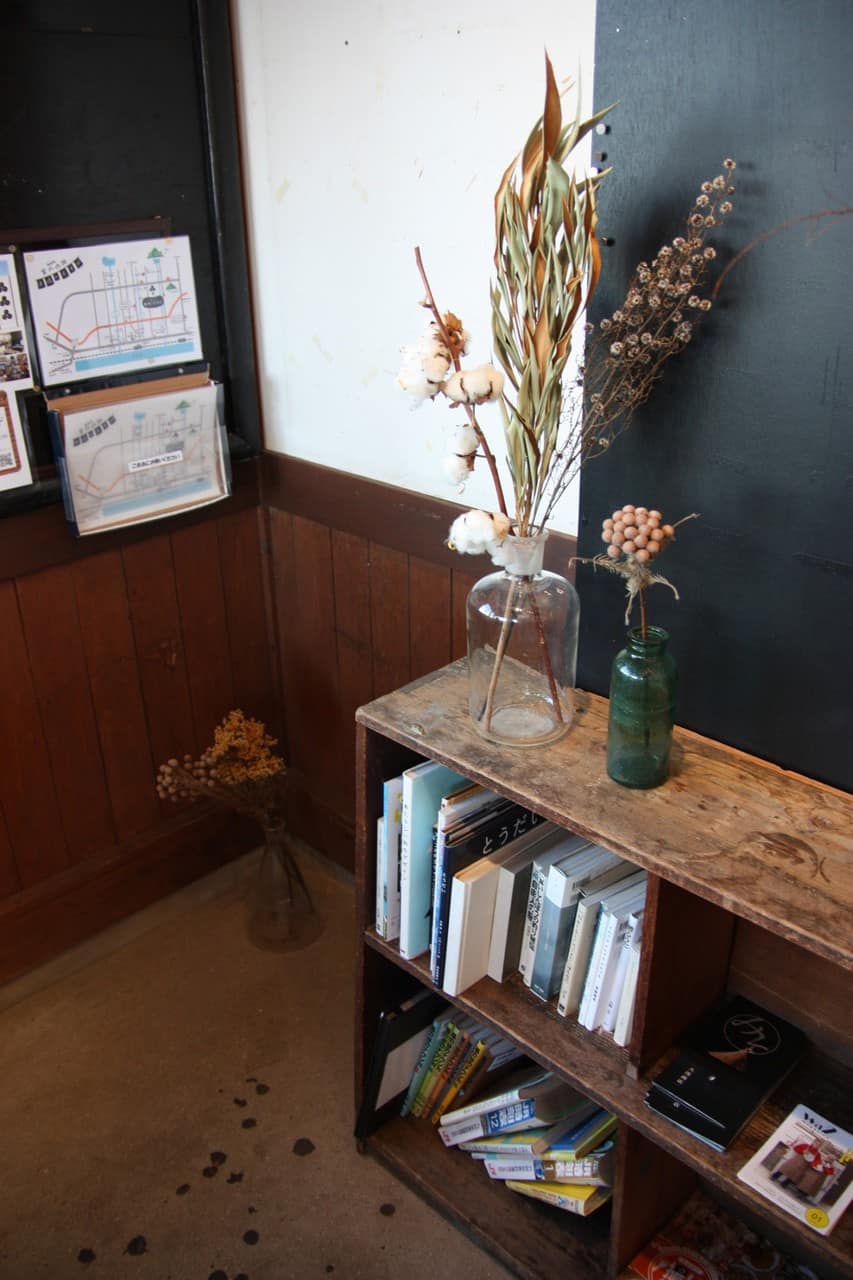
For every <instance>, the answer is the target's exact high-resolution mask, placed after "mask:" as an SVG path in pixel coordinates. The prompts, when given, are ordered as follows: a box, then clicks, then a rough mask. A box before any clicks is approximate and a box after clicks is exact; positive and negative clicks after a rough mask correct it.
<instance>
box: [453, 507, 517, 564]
mask: <svg viewBox="0 0 853 1280" xmlns="http://www.w3.org/2000/svg"><path fill="white" fill-rule="evenodd" d="M508 528H509V520H508V519H507V518H506V516H493V515H491V514H490V513H489V512H488V511H466V512H465V514H464V515H461V516H457V517H456V519H455V520H454V521H453V524H452V525H451V526H450V534H449V537H448V539H447V542H448V546H449V547H450V548H451V550H455V551H458V552H459V553H460V555H465V556H477V555H482V554H483V552H484V551H489V550H491V548H492V546H494V545H497V543H498V542H499V541H500V539H502V538H503V537H504V536H505V534H506V531H507V529H508Z"/></svg>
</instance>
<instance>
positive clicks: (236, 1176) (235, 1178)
mask: <svg viewBox="0 0 853 1280" xmlns="http://www.w3.org/2000/svg"><path fill="white" fill-rule="evenodd" d="M228 1181H229V1182H242V1181H243V1175H242V1173H236V1172H235V1173H229V1175H228Z"/></svg>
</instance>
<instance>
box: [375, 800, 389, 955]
mask: <svg viewBox="0 0 853 1280" xmlns="http://www.w3.org/2000/svg"><path fill="white" fill-rule="evenodd" d="M387 903H388V858H387V849H386V845H385V819H384V818H382V817H380V818H377V819H376V932H377V933H378V934H379V937H380V938H387V937H388V915H387Z"/></svg>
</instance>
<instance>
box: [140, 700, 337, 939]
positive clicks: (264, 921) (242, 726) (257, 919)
mask: <svg viewBox="0 0 853 1280" xmlns="http://www.w3.org/2000/svg"><path fill="white" fill-rule="evenodd" d="M277 745H278V740H277V739H276V738H272V737H270V735H269V734H268V733H267V731H266V726H265V725H264V724H263V722H262V721H260V720H253V719H252V718H251V717H250V716H246V715H244V714H243V712H242V711H240V710H235V711H229V712H228V715H227V716H225V718H224V719H223V720H222V722H221V724H219V725H217V727H216V729H215V730H214V735H213V743H212V745H211V746H209V747H206V748H205V750H204V751H202V753H201V755H200V756H199V757H198V759H193V757H192V756H191V755H185V756H184V757H183V760H177V759H176V758H173V759H171V760H167V761H166V763H165V764H162V765H161V766H160V768H159V770H158V772H157V794H158V795H159V796H160V798H161V799H162V800H167V799H168V800H172V801H175V802H177V801H178V800H180V799H190V800H202V799H207V800H215V801H217V802H218V803H219V804H224V805H226V806H227V807H228V808H229V809H234V810H236V811H237V812H238V813H244V814H246V815H247V816H248V817H250V818H253V819H254V820H255V821H256V822H257V823H259V824H260V826H261V828H262V829H263V833H264V854H263V857H262V859H261V862H260V865H259V871H258V876H257V879H256V882H255V886H254V891H253V894H252V896H251V898H250V916H249V936H250V938H251V939H252V941H253V942H254V943H255V945H256V946H259V947H264V948H272V949H273V950H277V951H292V950H296V949H298V948H300V947H304V946H308V945H309V944H310V943H311V942H313V941H314V940H315V938H317V937H318V936H319V934H320V933H321V931H322V928H323V922H322V919H321V917H320V915H319V914H318V912H317V911H316V909H315V906H314V902H313V900H312V898H311V893H310V891H309V889H308V886H307V884H306V883H305V879H304V877H303V875H302V872H301V871H300V869H299V864H298V863H297V861H296V857H295V856H294V853H293V851H292V849H291V848H290V842H289V837H288V834H287V827H286V821H285V799H286V787H287V766H286V765H285V763H284V760H283V759H282V757H281V756H280V755H279V754H278V752H277V751H275V750H274V748H275V747H276V746H277Z"/></svg>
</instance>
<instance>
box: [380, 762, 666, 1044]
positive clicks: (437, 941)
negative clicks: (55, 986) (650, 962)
mask: <svg viewBox="0 0 853 1280" xmlns="http://www.w3.org/2000/svg"><path fill="white" fill-rule="evenodd" d="M645 893H646V873H645V872H644V871H642V870H639V869H637V868H636V867H634V866H632V865H631V863H629V862H626V861H625V860H624V859H622V858H620V857H619V856H618V855H616V854H614V853H612V852H611V851H610V850H608V849H605V848H603V847H602V846H601V845H596V844H591V843H590V842H589V841H588V840H586V839H585V838H584V837H582V836H577V835H574V834H573V833H571V832H569V831H566V830H564V829H562V828H560V827H557V826H555V825H554V824H553V823H551V822H547V821H543V820H542V819H541V818H540V817H539V816H538V815H537V814H535V813H533V812H532V811H531V810H529V809H525V808H524V806H522V805H519V804H516V803H513V802H512V801H508V800H506V799H503V798H502V797H500V796H498V795H496V794H495V793H494V792H493V791H489V790H487V789H486V788H484V787H481V786H479V785H478V784H476V783H471V782H470V781H468V780H467V779H466V778H464V777H463V776H462V775H461V774H458V773H455V772H454V771H453V770H451V769H449V768H447V767H446V766H444V765H441V764H438V763H436V762H434V761H425V762H423V763H421V764H418V765H414V766H413V767H412V768H410V769H407V770H406V771H405V772H404V773H403V774H402V775H400V776H399V777H397V778H393V779H390V780H389V781H387V782H386V783H385V784H384V795H383V812H382V815H381V816H380V818H379V819H378V827H377V875H376V932H377V933H378V934H379V936H380V937H382V938H385V939H386V940H387V941H389V942H391V941H395V940H398V942H399V947H400V952H401V954H402V955H404V956H406V957H407V958H409V959H414V958H415V957H417V956H419V955H423V954H428V956H429V966H430V976H431V977H432V980H433V982H434V983H435V985H436V986H437V987H439V988H441V989H442V990H443V991H444V992H445V993H446V994H447V995H449V996H457V995H459V994H460V993H461V992H462V991H464V990H466V988H468V987H469V986H471V985H472V984H473V983H475V982H478V981H480V979H482V978H485V977H489V978H492V979H494V981H496V982H503V981H504V980H505V979H506V978H508V977H509V976H511V975H512V974H515V973H520V975H521V978H522V980H523V982H524V983H525V984H526V985H527V986H528V987H529V988H530V990H531V991H532V992H533V993H534V995H536V996H538V997H539V998H540V999H542V1000H548V1001H550V1000H554V999H556V1001H557V1009H558V1012H559V1013H561V1014H563V1015H564V1016H576V1017H577V1018H578V1021H579V1022H580V1024H581V1025H582V1026H584V1027H586V1028H588V1029H589V1030H591V1031H601V1032H605V1033H608V1034H612V1035H613V1037H614V1039H615V1041H616V1043H617V1044H620V1045H624V1044H627V1042H628V1039H629V1038H630V1033H631V1023H632V1019H633V1009H634V997H635V994H636V988H637V976H638V972H639V964H640V949H641V941H642V927H643V912H644V907H645Z"/></svg>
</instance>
